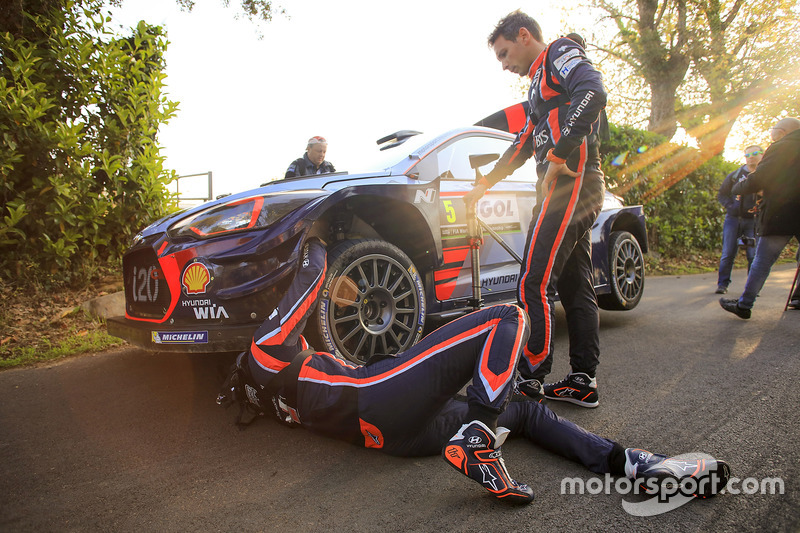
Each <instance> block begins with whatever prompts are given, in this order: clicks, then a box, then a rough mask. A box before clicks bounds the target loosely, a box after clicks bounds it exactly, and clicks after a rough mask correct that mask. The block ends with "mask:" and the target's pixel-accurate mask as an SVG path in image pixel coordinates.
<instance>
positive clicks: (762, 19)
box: [679, 0, 800, 154]
mask: <svg viewBox="0 0 800 533" xmlns="http://www.w3.org/2000/svg"><path fill="white" fill-rule="evenodd" d="M695 9H696V12H695V16H696V17H697V18H698V20H697V23H696V25H697V27H698V28H703V29H705V31H702V32H698V33H696V34H695V35H694V36H693V38H692V41H691V45H690V47H689V54H690V55H691V58H692V71H691V74H692V75H693V77H695V78H696V79H702V80H703V82H704V84H700V87H698V89H699V90H698V92H697V93H694V94H692V93H688V94H687V93H684V97H683V100H684V102H685V105H684V108H683V109H682V110H681V112H680V113H679V120H680V122H681V125H683V127H684V128H686V129H687V130H689V131H692V132H695V133H696V135H695V137H696V138H697V139H698V142H699V143H700V148H701V150H702V151H704V152H708V153H712V154H719V153H722V151H723V150H724V148H725V139H726V138H727V136H728V134H729V133H730V131H731V128H732V127H733V124H734V122H735V121H736V120H737V119H738V118H739V117H740V116H741V115H742V113H743V112H744V111H745V109H748V108H749V111H750V115H751V116H752V119H751V122H755V123H756V124H759V125H760V127H761V128H766V127H767V126H768V125H771V123H772V122H774V119H775V117H776V116H779V115H780V114H781V113H783V112H786V111H789V112H790V113H791V114H793V115H794V114H797V111H798V110H800V106H798V103H797V93H798V90H800V70H798V69H797V67H796V65H797V61H798V60H800V50H798V45H800V40H798V38H797V35H798V32H799V31H800V22H798V12H797V6H796V2H795V0H791V1H790V0H761V1H759V2H751V3H745V2H744V0H735V1H734V2H726V3H723V2H719V1H718V0H701V1H698V3H697V4H696V8H695ZM689 86H690V84H687V88H688V87H689ZM698 93H699V95H700V98H697V97H696V96H695V95H697V94H698Z"/></svg>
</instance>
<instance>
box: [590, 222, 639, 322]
mask: <svg viewBox="0 0 800 533" xmlns="http://www.w3.org/2000/svg"><path fill="white" fill-rule="evenodd" d="M608 280H609V285H610V286H611V292H610V293H609V294H602V295H599V296H598V297H597V303H598V305H599V306H600V307H601V308H602V309H608V310H612V311H626V310H629V309H633V308H634V307H636V306H637V305H638V304H639V300H641V299H642V294H643V293H644V255H643V254H642V248H641V247H640V246H639V241H637V240H636V237H634V236H633V235H632V234H631V233H629V232H627V231H614V232H612V233H611V235H610V236H609V239H608Z"/></svg>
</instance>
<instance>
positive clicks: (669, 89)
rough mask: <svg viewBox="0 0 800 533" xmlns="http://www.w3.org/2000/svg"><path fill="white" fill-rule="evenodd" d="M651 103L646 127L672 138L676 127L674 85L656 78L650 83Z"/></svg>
mask: <svg viewBox="0 0 800 533" xmlns="http://www.w3.org/2000/svg"><path fill="white" fill-rule="evenodd" d="M650 93H651V104H650V122H649V123H648V125H647V129H648V130H650V131H653V132H656V133H659V134H661V135H663V136H664V137H666V138H667V139H672V136H673V135H675V131H676V130H677V129H678V119H677V117H676V116H675V102H676V97H675V87H674V86H673V85H672V84H669V83H664V81H663V80H657V81H654V82H651V83H650Z"/></svg>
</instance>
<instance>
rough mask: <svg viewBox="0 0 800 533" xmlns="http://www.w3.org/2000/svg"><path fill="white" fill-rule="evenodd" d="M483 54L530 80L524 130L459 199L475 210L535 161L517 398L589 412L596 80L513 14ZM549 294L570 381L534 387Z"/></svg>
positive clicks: (594, 325)
mask: <svg viewBox="0 0 800 533" xmlns="http://www.w3.org/2000/svg"><path fill="white" fill-rule="evenodd" d="M489 46H490V47H491V48H492V49H493V51H494V53H495V55H496V57H497V60H498V61H500V63H501V64H502V65H503V69H504V70H508V71H510V72H513V73H514V74H517V75H519V76H528V77H530V78H531V85H530V89H529V90H528V102H529V103H530V113H529V116H528V120H527V123H526V124H525V127H524V128H523V129H522V131H520V133H519V134H518V135H517V138H516V140H515V141H514V143H513V144H512V145H511V147H510V148H509V149H508V150H507V151H506V153H505V154H503V156H502V157H501V158H500V160H499V161H498V162H497V164H496V165H495V167H494V168H493V169H492V171H491V172H489V173H488V174H487V175H486V176H485V177H482V178H481V179H480V180H479V182H478V184H477V185H476V186H475V188H474V189H473V190H472V191H470V192H469V193H468V194H467V195H466V196H465V197H464V201H465V202H466V203H467V204H468V205H470V204H472V203H474V202H477V201H478V199H479V198H480V197H481V196H483V195H484V194H485V193H486V191H487V190H488V189H489V188H490V187H492V185H494V184H495V183H497V182H498V181H500V180H502V179H503V178H505V177H506V176H508V175H509V174H511V173H512V172H514V170H516V169H517V168H519V167H520V166H522V164H523V163H524V162H525V161H526V160H527V159H529V158H530V157H532V156H533V157H535V159H536V165H537V167H536V170H537V173H538V175H539V181H538V183H537V185H536V189H537V204H536V207H535V208H534V211H533V218H532V220H531V225H530V228H529V229H528V237H527V243H526V245H525V261H524V263H523V265H522V268H521V275H520V284H519V287H518V295H517V296H518V299H519V301H520V302H521V304H522V305H523V307H524V309H525V311H526V312H527V313H528V315H529V316H530V319H531V335H530V339H529V340H528V343H527V346H526V347H525V350H524V352H523V357H522V360H521V361H520V367H519V370H520V374H521V376H522V378H523V381H522V382H521V383H520V384H519V388H520V390H522V391H523V392H525V393H526V394H528V395H529V396H531V397H534V398H536V397H537V396H539V397H541V395H542V393H543V395H544V396H545V397H547V398H549V399H552V400H563V401H568V402H572V403H575V404H577V405H581V406H583V407H597V405H598V395H597V380H596V378H595V370H596V368H597V364H598V358H599V354H600V343H599V333H598V330H599V312H598V308H597V296H596V295H595V292H594V275H593V272H592V260H591V233H590V232H591V227H592V224H593V223H594V221H595V219H596V218H597V215H598V213H599V212H600V208H601V207H602V205H603V194H604V193H603V191H604V176H603V172H602V171H601V170H600V151H599V143H598V129H599V116H600V113H601V111H602V110H603V109H604V108H605V105H606V92H605V89H604V88H603V81H602V77H601V75H600V73H599V72H598V71H597V70H596V69H595V68H594V66H593V65H592V63H591V61H589V60H588V59H587V58H586V55H585V53H584V50H583V47H582V46H581V45H580V44H579V43H578V42H576V40H573V39H568V38H561V39H557V40H555V41H553V42H552V43H550V44H549V45H546V44H545V43H544V41H543V39H542V32H541V29H540V27H539V24H538V23H537V22H536V21H535V20H534V19H533V18H531V17H529V16H528V15H526V14H525V13H522V12H520V11H515V12H513V13H510V14H509V15H507V16H506V17H505V18H504V19H502V20H501V21H500V22H499V23H498V25H497V27H496V28H495V29H494V31H493V32H492V33H491V35H490V36H489ZM556 290H557V291H558V295H559V298H560V299H561V303H562V304H563V306H564V309H565V310H566V314H567V328H568V330H569V344H570V346H569V354H570V366H571V367H572V371H571V372H570V373H569V374H568V375H567V377H566V378H564V379H563V380H561V381H559V382H557V383H550V384H547V385H542V382H543V380H544V377H545V376H546V375H547V374H549V373H550V368H551V366H552V357H553V332H554V328H555V302H554V298H555V294H556Z"/></svg>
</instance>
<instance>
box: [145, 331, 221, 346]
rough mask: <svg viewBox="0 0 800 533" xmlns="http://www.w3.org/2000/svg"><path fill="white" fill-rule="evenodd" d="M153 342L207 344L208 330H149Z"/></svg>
mask: <svg viewBox="0 0 800 533" xmlns="http://www.w3.org/2000/svg"><path fill="white" fill-rule="evenodd" d="M150 334H151V339H152V341H153V343H154V344H207V343H208V331H151V332H150Z"/></svg>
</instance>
